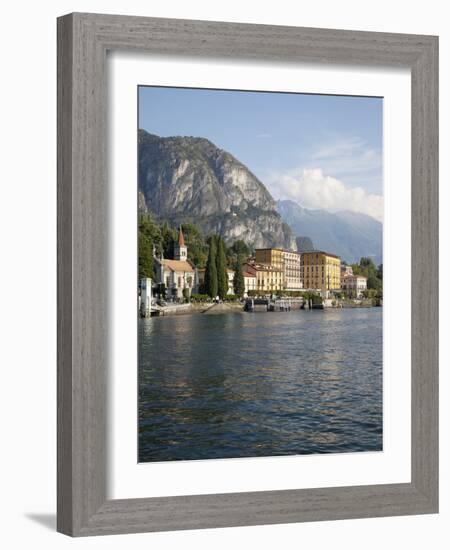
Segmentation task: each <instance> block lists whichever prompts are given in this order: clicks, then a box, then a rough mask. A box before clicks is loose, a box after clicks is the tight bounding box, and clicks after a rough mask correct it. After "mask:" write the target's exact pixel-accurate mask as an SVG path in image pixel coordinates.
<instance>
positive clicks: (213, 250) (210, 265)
mask: <svg viewBox="0 0 450 550" xmlns="http://www.w3.org/2000/svg"><path fill="white" fill-rule="evenodd" d="M216 256H217V246H216V239H215V237H214V236H212V237H210V239H209V251H208V259H207V261H206V270H205V292H206V294H209V295H210V296H211V298H215V297H216V296H217V267H216Z"/></svg>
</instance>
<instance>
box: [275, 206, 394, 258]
mask: <svg viewBox="0 0 450 550" xmlns="http://www.w3.org/2000/svg"><path fill="white" fill-rule="evenodd" d="M277 208H278V212H279V213H280V214H281V217H282V219H283V221H284V222H285V223H287V224H288V225H289V226H290V227H291V229H292V231H293V232H294V234H295V235H296V236H297V237H309V238H310V239H311V240H312V242H313V243H314V248H315V249H317V250H325V251H326V252H333V253H334V254H337V255H338V256H340V257H341V259H343V260H345V261H347V262H348V263H354V262H359V260H360V259H361V257H363V256H368V257H370V258H372V259H373V261H374V262H375V264H376V265H378V264H380V263H382V261H383V260H382V257H383V225H382V224H381V223H380V222H379V221H378V220H375V219H374V218H372V217H370V216H367V215H366V214H359V213H356V212H350V211H342V212H336V213H331V212H327V211H325V210H310V209H307V208H303V207H301V206H299V205H298V204H297V203H296V202H294V201H291V200H282V201H278V202H277Z"/></svg>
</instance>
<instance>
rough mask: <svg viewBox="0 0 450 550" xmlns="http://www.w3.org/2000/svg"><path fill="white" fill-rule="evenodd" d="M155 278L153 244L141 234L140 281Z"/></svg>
mask: <svg viewBox="0 0 450 550" xmlns="http://www.w3.org/2000/svg"><path fill="white" fill-rule="evenodd" d="M146 277H150V278H153V255H152V243H151V242H150V240H149V239H148V237H146V236H145V235H144V234H143V233H141V232H139V279H143V278H146Z"/></svg>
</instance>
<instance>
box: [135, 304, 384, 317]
mask: <svg viewBox="0 0 450 550" xmlns="http://www.w3.org/2000/svg"><path fill="white" fill-rule="evenodd" d="M379 307H381V308H382V307H383V306H377V305H373V304H369V303H367V302H366V303H364V302H363V303H351V302H347V303H341V304H339V305H335V306H329V307H324V308H321V309H319V308H313V310H316V309H317V310H318V311H325V310H328V309H330V310H334V309H369V308H379ZM211 310H214V311H211ZM313 310H311V311H313ZM208 311H209V313H208ZM295 311H305V312H307V311H310V310H309V309H307V308H305V309H303V308H295V309H294V308H293V309H292V310H291V311H289V312H286V311H277V312H274V311H267V312H265V311H261V312H260V313H290V312H295ZM236 313H249V312H247V311H245V310H244V304H242V303H240V302H219V303H215V302H214V303H209V302H208V303H192V302H191V303H188V304H175V305H173V306H165V307H164V308H160V309H159V310H158V311H157V312H155V314H154V315H150V316H147V317H145V316H142V315H139V317H140V318H141V319H150V318H152V317H172V316H175V315H198V314H204V315H230V314H236Z"/></svg>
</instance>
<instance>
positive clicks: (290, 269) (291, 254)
mask: <svg viewBox="0 0 450 550" xmlns="http://www.w3.org/2000/svg"><path fill="white" fill-rule="evenodd" d="M282 256H283V260H284V288H285V290H293V291H296V290H301V289H302V288H303V283H302V278H301V254H300V252H296V251H294V250H286V249H283V252H282Z"/></svg>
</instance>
